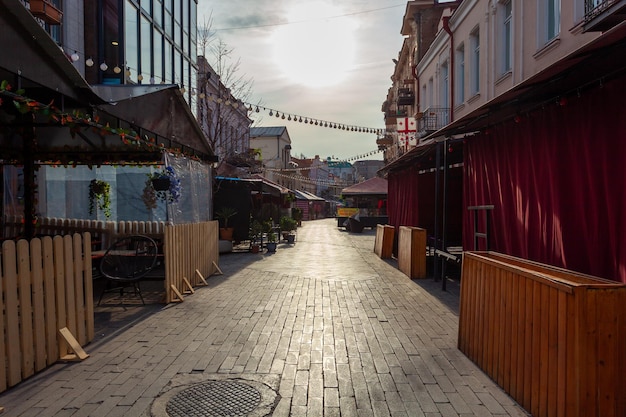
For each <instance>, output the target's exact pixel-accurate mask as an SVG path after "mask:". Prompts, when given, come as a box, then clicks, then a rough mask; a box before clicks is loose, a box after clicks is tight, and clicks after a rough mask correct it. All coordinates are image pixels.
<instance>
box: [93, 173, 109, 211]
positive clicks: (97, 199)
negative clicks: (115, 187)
mask: <svg viewBox="0 0 626 417" xmlns="http://www.w3.org/2000/svg"><path fill="white" fill-rule="evenodd" d="M96 210H102V211H103V212H104V215H105V216H106V218H107V219H108V218H109V217H111V185H110V184H109V183H108V182H106V181H102V180H91V182H90V183H89V214H94V213H95V212H96Z"/></svg>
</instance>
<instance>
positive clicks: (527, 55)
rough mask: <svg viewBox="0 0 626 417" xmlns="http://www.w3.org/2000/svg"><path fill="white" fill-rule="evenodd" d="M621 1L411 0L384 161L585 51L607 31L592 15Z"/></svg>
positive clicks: (389, 103)
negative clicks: (411, 131) (411, 133)
mask: <svg viewBox="0 0 626 417" xmlns="http://www.w3.org/2000/svg"><path fill="white" fill-rule="evenodd" d="M623 3H624V2H623V1H622V2H620V1H592V2H590V1H584V0H561V1H559V0H538V1H515V0H500V1H497V0H464V1H448V2H442V1H432V0H418V1H409V2H408V3H407V7H406V12H405V15H404V19H403V21H402V27H401V34H402V35H404V36H405V41H404V43H403V46H402V49H401V51H400V52H399V56H398V59H397V60H396V59H394V62H397V63H396V67H395V71H394V73H393V75H392V77H391V79H392V87H391V88H390V89H389V92H388V95H387V99H386V101H385V102H384V104H383V112H384V114H385V120H386V127H387V136H386V139H387V140H386V141H381V140H379V142H384V144H385V146H386V151H385V160H386V161H388V162H390V161H393V160H395V159H396V158H398V157H399V156H401V155H402V154H403V153H405V152H406V151H408V150H409V149H411V148H413V147H415V146H416V145H417V144H418V143H419V142H420V140H421V139H423V138H425V137H427V136H428V135H431V134H432V133H433V132H436V131H437V130H439V129H441V128H443V127H445V126H447V125H448V124H450V123H452V122H454V121H455V120H459V119H461V118H463V117H465V116H467V115H470V114H471V113H472V112H474V111H476V110H477V109H479V108H481V107H482V106H485V105H486V104H488V103H490V101H492V100H494V99H496V98H497V97H500V96H502V95H503V94H505V93H507V92H508V91H510V90H511V89H513V88H515V87H516V86H518V85H520V84H521V83H523V82H525V81H527V80H529V79H530V78H532V77H534V76H536V75H537V74H540V73H541V72H542V71H544V70H545V69H547V68H549V67H550V66H551V65H552V64H554V63H555V62H557V61H559V60H561V59H563V58H565V57H567V56H568V55H570V54H572V53H574V52H576V51H577V50H578V49H580V48H583V47H584V46H585V45H586V44H588V43H589V42H591V41H593V40H594V39H596V38H597V37H599V36H600V35H601V32H600V31H597V30H596V29H595V27H597V25H598V24H600V25H601V26H599V27H600V28H608V26H606V25H607V23H606V21H605V22H604V23H603V22H599V21H598V18H601V17H602V14H600V13H596V15H597V18H596V19H591V17H592V16H594V10H596V9H600V8H601V9H602V10H609V9H610V8H611V7H612V8H615V7H622V8H623V7H624V5H623ZM620 4H621V6H620ZM585 5H586V6H585ZM585 7H587V10H585ZM609 11H610V10H609ZM604 14H606V12H605V13H604ZM609 17H610V14H609ZM602 25H604V26H602ZM404 118H408V119H407V120H408V121H409V122H412V121H413V118H414V119H415V121H416V124H417V128H416V133H415V136H416V140H411V141H409V142H408V143H407V142H406V141H403V134H402V133H401V132H400V131H399V129H400V125H399V121H400V120H404ZM407 130H408V129H407ZM379 145H380V144H379Z"/></svg>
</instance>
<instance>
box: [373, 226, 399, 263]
mask: <svg viewBox="0 0 626 417" xmlns="http://www.w3.org/2000/svg"><path fill="white" fill-rule="evenodd" d="M394 234H395V228H394V227H393V226H390V225H388V224H384V225H383V224H377V225H376V240H375V241H374V252H375V253H376V255H378V256H379V257H380V258H381V259H389V258H391V257H392V256H393V238H394Z"/></svg>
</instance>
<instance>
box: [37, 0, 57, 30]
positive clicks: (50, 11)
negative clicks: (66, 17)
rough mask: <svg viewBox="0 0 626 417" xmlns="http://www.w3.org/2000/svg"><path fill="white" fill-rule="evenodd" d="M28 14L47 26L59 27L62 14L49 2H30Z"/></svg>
mask: <svg viewBox="0 0 626 417" xmlns="http://www.w3.org/2000/svg"><path fill="white" fill-rule="evenodd" d="M30 12H31V14H32V15H33V16H35V17H38V18H40V19H41V20H43V21H44V22H46V23H47V24H49V25H60V24H61V20H62V18H63V12H62V11H61V10H59V9H57V8H56V6H54V5H53V4H52V3H51V2H50V1H49V0H30Z"/></svg>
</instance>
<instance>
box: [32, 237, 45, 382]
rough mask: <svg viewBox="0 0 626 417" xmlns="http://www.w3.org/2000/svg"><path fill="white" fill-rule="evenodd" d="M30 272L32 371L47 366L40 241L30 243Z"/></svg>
mask: <svg viewBox="0 0 626 417" xmlns="http://www.w3.org/2000/svg"><path fill="white" fill-rule="evenodd" d="M30 254H31V256H30V270H31V273H32V300H33V342H34V348H35V363H34V367H35V368H34V370H35V372H39V371H41V370H42V369H44V368H45V367H46V366H47V361H46V324H45V316H46V308H45V303H44V289H43V288H44V285H43V248H42V242H41V239H33V240H31V241H30Z"/></svg>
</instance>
